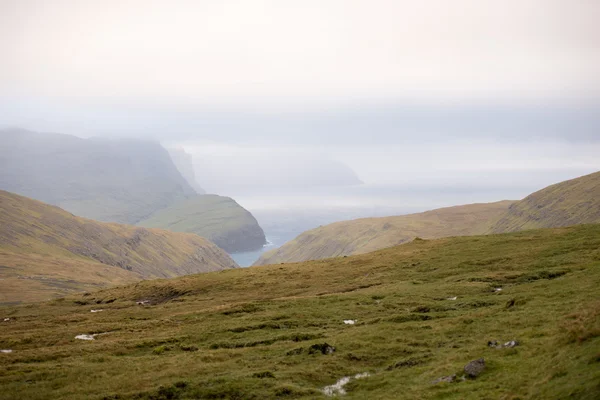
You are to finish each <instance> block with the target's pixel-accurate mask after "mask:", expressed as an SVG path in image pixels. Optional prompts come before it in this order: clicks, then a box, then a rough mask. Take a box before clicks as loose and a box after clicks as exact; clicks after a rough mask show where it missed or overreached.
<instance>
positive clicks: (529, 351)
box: [0, 225, 600, 400]
mask: <svg viewBox="0 0 600 400" xmlns="http://www.w3.org/2000/svg"><path fill="white" fill-rule="evenodd" d="M599 284H600V225H583V226H577V227H570V228H560V229H551V230H534V231H525V232H518V233H510V234H503V235H488V236H475V237H458V238H445V239H438V240H432V241H423V240H417V241H414V242H412V243H409V244H406V245H404V246H397V247H394V248H390V249H385V250H380V251H377V252H374V253H369V254H365V255H359V256H353V257H348V258H337V259H330V260H321V261H313V262H305V263H300V264H288V265H286V266H285V267H283V266H279V265H269V266H263V267H256V268H249V269H235V270H226V271H221V272H218V273H209V274H201V275H195V276H186V277H182V278H177V279H173V280H160V281H145V282H141V283H139V284H137V285H135V286H125V287H119V288H114V289H109V290H103V291H100V292H97V293H93V294H91V295H88V296H79V297H76V298H71V299H65V300H62V301H58V300H57V301H53V302H49V303H44V304H40V305H36V306H35V307H32V306H18V307H0V318H2V319H3V318H5V317H8V318H11V320H10V321H7V322H0V348H3V349H13V350H14V352H13V353H12V354H0V386H1V387H2V391H0V399H13V398H28V399H32V400H35V399H46V398H48V397H49V396H51V397H52V398H55V399H61V398H69V399H102V398H106V399H116V398H119V399H133V398H135V399H191V398H222V399H271V398H311V399H317V398H325V397H324V396H323V395H322V394H321V393H320V389H321V388H323V387H324V386H326V385H331V384H333V383H334V382H335V381H336V380H337V379H339V378H340V377H343V376H347V375H354V374H356V373H362V372H369V373H370V374H371V376H370V377H369V378H366V379H362V380H356V381H352V382H351V383H350V384H349V385H348V386H347V387H346V389H347V390H348V394H347V396H346V398H348V399H442V398H443V399H482V398H489V399H564V398H571V399H597V394H598V393H599V391H600V385H599V383H600V302H599V299H598V287H599V286H598V285H599ZM496 287H502V288H503V290H502V291H501V292H494V291H493V288H496ZM452 296H457V297H458V298H457V300H455V301H451V300H448V299H447V298H449V297H452ZM141 299H149V300H151V301H152V303H153V305H151V306H147V307H142V306H136V304H135V301H136V300H141ZM113 300H114V301H113ZM109 301H110V304H107V302H109ZM99 302H100V303H101V304H98V303H99ZM92 308H103V309H104V311H103V312H101V313H96V314H92V313H90V309H92ZM349 318H352V319H357V324H356V325H344V324H343V323H342V320H343V319H349ZM2 319H0V321H2ZM101 332H108V333H106V334H105V335H100V336H97V338H96V339H97V340H95V341H91V342H85V341H80V340H75V339H74V336H75V335H78V334H82V333H101ZM512 339H517V340H519V341H520V342H521V344H520V345H519V346H518V347H516V348H514V349H501V350H500V349H493V348H489V347H488V346H487V342H488V340H499V341H502V342H504V341H508V340H512ZM323 342H327V343H328V344H330V345H332V346H335V347H336V352H335V353H333V354H331V355H322V354H320V353H319V354H309V353H308V351H307V350H308V348H309V347H310V346H311V345H313V344H318V343H323ZM195 349H197V351H194V350H195ZM479 357H484V358H485V360H486V365H487V369H486V371H485V372H484V373H483V374H482V375H481V376H480V377H478V378H477V379H476V380H467V381H465V382H457V383H441V384H437V385H433V384H432V380H433V379H435V378H438V377H441V376H445V375H450V374H452V373H454V372H459V371H461V369H462V367H463V366H464V365H465V364H466V363H467V362H469V361H470V360H473V359H476V358H479ZM105 396H106V397H105Z"/></svg>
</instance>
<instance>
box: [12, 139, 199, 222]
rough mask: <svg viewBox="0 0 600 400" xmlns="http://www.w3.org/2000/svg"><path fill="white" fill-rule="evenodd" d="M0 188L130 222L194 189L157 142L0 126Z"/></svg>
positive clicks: (80, 213) (75, 210)
mask: <svg viewBox="0 0 600 400" xmlns="http://www.w3.org/2000/svg"><path fill="white" fill-rule="evenodd" d="M0 160H1V161H2V163H1V168H0V188H1V189H3V190H7V191H10V192H13V193H17V194H20V195H23V196H27V197H31V198H34V199H37V200H41V201H44V202H46V203H50V204H54V205H56V206H59V207H61V208H63V209H65V210H67V211H69V212H72V213H74V214H75V215H78V216H81V217H86V218H91V219H95V220H98V221H106V222H118V223H126V224H135V223H136V222H138V221H140V220H141V219H143V218H146V217H148V216H149V215H150V214H152V213H153V212H154V211H156V210H159V209H161V208H165V207H167V206H169V205H171V204H172V203H174V202H176V201H178V200H182V199H185V198H187V197H190V196H193V195H195V192H194V190H193V189H192V188H191V187H190V186H189V185H188V183H187V182H186V181H185V179H184V178H183V177H182V176H181V174H180V173H179V171H178V170H177V168H176V167H175V165H173V162H172V160H171V158H170V156H169V153H168V152H167V151H166V150H165V149H164V148H163V147H161V146H160V144H158V143H154V142H148V141H141V140H103V139H81V138H78V137H75V136H70V135H60V134H51V133H43V134H41V133H35V132H29V131H24V130H16V129H10V130H3V131H2V130H0Z"/></svg>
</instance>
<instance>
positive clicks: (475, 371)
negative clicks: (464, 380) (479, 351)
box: [465, 358, 485, 378]
mask: <svg viewBox="0 0 600 400" xmlns="http://www.w3.org/2000/svg"><path fill="white" fill-rule="evenodd" d="M484 369H485V360H484V359H483V358H480V359H477V360H473V361H471V362H470V363H468V364H467V365H465V373H466V374H467V375H468V376H469V377H471V378H477V377H478V376H479V375H480V374H481V373H482V372H483V370H484Z"/></svg>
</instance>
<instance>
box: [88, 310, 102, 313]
mask: <svg viewBox="0 0 600 400" xmlns="http://www.w3.org/2000/svg"><path fill="white" fill-rule="evenodd" d="M100 311H104V310H90V312H93V313H96V312H100Z"/></svg>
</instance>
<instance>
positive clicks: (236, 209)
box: [138, 195, 266, 253]
mask: <svg viewBox="0 0 600 400" xmlns="http://www.w3.org/2000/svg"><path fill="white" fill-rule="evenodd" d="M138 225H139V226H143V227H147V228H162V229H167V230H170V231H174V232H190V233H195V234H197V235H199V236H202V237H205V238H207V239H209V240H211V241H212V242H214V243H215V244H216V245H217V246H219V247H220V248H222V249H224V250H225V251H227V252H229V253H235V252H242V251H251V250H256V249H260V248H261V247H262V246H263V245H264V244H265V243H266V239H265V233H264V232H263V230H262V228H261V227H260V226H259V225H258V222H257V221H256V218H254V217H253V216H252V214H251V213H250V212H249V211H248V210H246V209H244V208H243V207H241V206H240V205H239V204H238V203H236V202H235V201H234V200H233V199H231V198H229V197H223V196H217V195H203V196H196V197H193V198H191V199H188V200H184V201H180V202H178V203H175V204H174V205H172V206H170V207H168V208H166V209H163V210H159V211H157V212H156V213H154V214H153V215H151V216H150V218H148V219H145V220H143V221H141V222H140V223H139V224H138Z"/></svg>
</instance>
